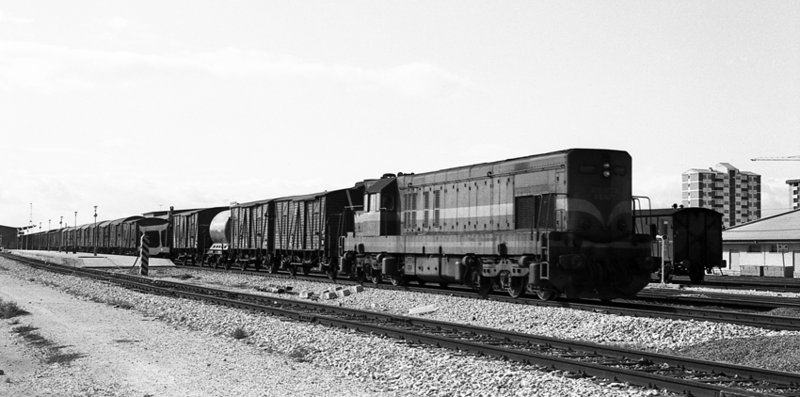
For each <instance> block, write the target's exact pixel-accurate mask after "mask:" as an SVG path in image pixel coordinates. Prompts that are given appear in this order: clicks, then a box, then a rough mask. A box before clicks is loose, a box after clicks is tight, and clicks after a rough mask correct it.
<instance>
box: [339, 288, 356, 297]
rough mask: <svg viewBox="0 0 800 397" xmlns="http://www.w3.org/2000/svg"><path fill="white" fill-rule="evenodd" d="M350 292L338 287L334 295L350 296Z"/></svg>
mask: <svg viewBox="0 0 800 397" xmlns="http://www.w3.org/2000/svg"><path fill="white" fill-rule="evenodd" d="M351 293H352V292H350V290H349V289H340V290H337V291H336V295H337V296H339V297H340V298H344V297H345V296H350V294H351Z"/></svg>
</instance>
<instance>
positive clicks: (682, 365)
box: [12, 257, 800, 396]
mask: <svg viewBox="0 0 800 397" xmlns="http://www.w3.org/2000/svg"><path fill="white" fill-rule="evenodd" d="M12 259H14V260H17V261H19V262H23V263H27V264H29V265H31V266H35V267H38V268H43V269H46V270H50V271H56V272H60V273H67V274H77V275H81V276H86V277H92V278H95V279H98V280H103V281H107V282H111V283H115V284H117V285H120V286H123V287H126V288H130V289H135V290H139V291H144V292H149V293H155V294H160V295H166V296H173V297H179V298H186V299H194V300H201V301H204V302H211V303H215V304H219V305H224V306H229V307H234V308H240V309H244V310H251V311H257V312H265V313H269V314H271V315H278V316H282V317H285V318H288V319H292V320H295V321H306V322H312V323H317V324H321V325H326V326H331V327H335V328H346V329H352V330H357V331H360V332H365V333H371V334H376V335H382V336H386V337H391V338H395V339H399V340H403V341H407V342H411V343H420V344H425V345H430V346H436V347H441V348H448V349H454V350H459V351H468V352H472V353H474V354H479V355H485V356H491V357H497V358H501V359H504V360H514V361H518V362H521V363H526V364H534V365H538V366H541V367H543V368H545V369H551V370H559V371H568V372H570V373H573V374H575V376H591V377H598V378H604V379H612V380H614V381H623V382H630V383H632V384H636V385H640V386H644V387H655V388H659V389H667V390H670V391H673V392H676V393H684V394H687V395H693V396H721V395H726V396H733V395H736V396H757V395H758V396H763V395H775V396H782V395H797V394H800V376H798V375H797V374H793V373H784V372H778V371H769V370H764V369H759V368H750V367H745V366H738V365H729V364H724V363H718V362H712V361H704V360H696V359H686V358H680V357H674V356H667V355H661V354H655V353H646V352H639V351H634V350H629V349H622V348H616V347H612V346H603V345H598V344H593V343H585V342H576V341H572V340H564V339H556V338H550V337H541V336H535V335H529V334H521V333H515V332H509V331H502V330H496V329H490V328H483V327H475V326H469V325H461V324H453V323H446V322H441V321H433V320H426V319H420V318H413V317H405V316H397V315H389V314H385V313H375V312H370V311H362V310H355V309H348V308H342V307H336V306H330V305H323V304H317V303H313V302H308V301H298V300H292V299H282V298H276V297H273V296H264V295H256V294H249V293H240V292H233V291H229V290H224V289H217V288H209V287H205V286H197V285H189V284H185V283H179V282H171V281H165V280H157V279H152V278H146V277H139V276H132V275H128V274H118V273H117V274H115V273H109V272H105V271H100V270H96V269H76V268H71V267H65V266H60V265H52V264H44V263H41V262H39V261H35V260H30V259H27V258H18V257H13V258H12Z"/></svg>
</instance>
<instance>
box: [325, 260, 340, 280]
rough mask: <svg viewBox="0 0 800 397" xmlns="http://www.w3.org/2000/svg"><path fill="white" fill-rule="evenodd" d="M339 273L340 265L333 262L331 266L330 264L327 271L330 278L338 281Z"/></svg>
mask: <svg viewBox="0 0 800 397" xmlns="http://www.w3.org/2000/svg"><path fill="white" fill-rule="evenodd" d="M337 273H339V267H338V266H336V264H335V263H332V264H331V265H330V266H328V270H326V271H325V274H327V275H328V279H330V280H331V281H336V276H337V275H338V274H337Z"/></svg>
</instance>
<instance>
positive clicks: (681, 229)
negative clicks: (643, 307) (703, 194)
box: [636, 206, 725, 284]
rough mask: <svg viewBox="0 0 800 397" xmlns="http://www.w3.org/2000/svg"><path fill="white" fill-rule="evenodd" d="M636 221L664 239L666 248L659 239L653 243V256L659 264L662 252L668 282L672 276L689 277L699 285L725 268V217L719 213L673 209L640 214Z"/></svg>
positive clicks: (705, 210) (646, 211)
mask: <svg viewBox="0 0 800 397" xmlns="http://www.w3.org/2000/svg"><path fill="white" fill-rule="evenodd" d="M636 222H637V225H638V226H639V227H641V228H646V227H650V229H651V230H652V232H651V233H653V234H654V235H660V236H662V237H663V240H662V241H663V245H662V242H660V241H659V240H657V239H654V240H653V243H652V247H651V253H652V255H653V256H655V257H658V258H659V263H660V258H661V257H662V253H663V259H664V264H665V269H666V272H665V274H664V280H665V281H668V280H669V279H670V278H671V276H672V275H673V274H675V275H688V276H689V279H690V280H691V281H692V283H694V284H700V283H702V282H703V278H704V275H705V273H707V272H711V271H712V269H713V268H715V267H725V263H724V262H723V261H722V214H720V213H719V212H717V211H714V210H711V209H707V208H696V207H691V208H690V207H687V208H679V207H677V206H674V207H673V208H664V209H653V210H641V211H637V212H636ZM650 225H652V227H651V226H650ZM658 278H660V275H659V277H658Z"/></svg>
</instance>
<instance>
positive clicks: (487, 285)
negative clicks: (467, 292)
mask: <svg viewBox="0 0 800 397" xmlns="http://www.w3.org/2000/svg"><path fill="white" fill-rule="evenodd" d="M478 284H479V288H478V294H480V296H482V297H484V298H486V297H488V296H489V293H490V292H492V289H493V288H494V285H493V284H494V280H492V279H490V278H487V277H481V279H480V281H479V283H478Z"/></svg>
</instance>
